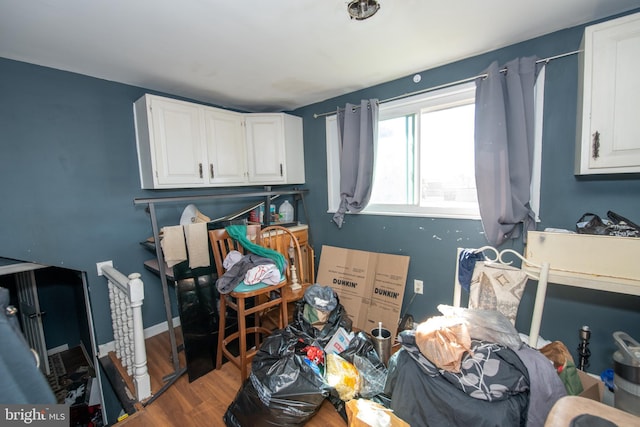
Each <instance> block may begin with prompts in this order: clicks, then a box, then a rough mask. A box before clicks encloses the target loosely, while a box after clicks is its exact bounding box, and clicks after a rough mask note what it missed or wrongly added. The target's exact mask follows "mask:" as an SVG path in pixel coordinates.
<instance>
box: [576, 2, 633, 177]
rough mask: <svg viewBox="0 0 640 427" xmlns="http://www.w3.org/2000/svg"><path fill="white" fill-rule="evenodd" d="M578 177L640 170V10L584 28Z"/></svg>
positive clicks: (578, 133)
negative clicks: (639, 11) (639, 121)
mask: <svg viewBox="0 0 640 427" xmlns="http://www.w3.org/2000/svg"><path fill="white" fill-rule="evenodd" d="M581 49H582V50H583V53H581V60H582V64H581V69H580V76H579V87H578V93H579V98H578V120H577V123H578V127H577V146H576V165H575V174H576V175H588V174H612V173H637V172H640V126H638V113H639V112H640V77H639V76H640V13H636V14H633V15H627V16H623V17H621V18H617V19H613V20H610V21H606V22H602V23H599V24H596V25H592V26H589V27H587V28H585V33H584V38H583V41H582V46H581Z"/></svg>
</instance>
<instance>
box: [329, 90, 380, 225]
mask: <svg viewBox="0 0 640 427" xmlns="http://www.w3.org/2000/svg"><path fill="white" fill-rule="evenodd" d="M337 119H338V120H337V121H338V141H339V145H340V206H339V207H338V210H337V212H336V213H335V214H334V215H333V222H335V223H336V225H337V226H338V228H342V224H343V222H344V214H345V213H346V212H360V211H362V209H364V208H365V207H366V206H367V203H369V198H370V197H371V185H372V182H373V165H374V145H375V140H376V138H377V137H378V100H377V99H369V100H362V101H361V102H360V106H359V108H358V106H356V105H353V104H347V105H346V106H345V108H344V110H338V114H337Z"/></svg>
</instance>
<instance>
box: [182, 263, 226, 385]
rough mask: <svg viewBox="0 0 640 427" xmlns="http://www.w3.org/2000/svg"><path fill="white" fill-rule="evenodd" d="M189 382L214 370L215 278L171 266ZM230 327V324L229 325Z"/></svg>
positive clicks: (202, 270) (185, 265) (201, 271)
mask: <svg viewBox="0 0 640 427" xmlns="http://www.w3.org/2000/svg"><path fill="white" fill-rule="evenodd" d="M173 274H174V276H175V279H176V296H177V299H178V310H179V312H180V325H181V327H182V336H183V340H184V351H185V358H186V362H187V375H188V377H189V382H192V381H195V380H196V379H198V378H200V377H201V376H202V375H204V374H206V373H207V372H210V371H212V370H213V369H215V361H216V353H217V351H216V350H217V348H218V319H219V316H218V298H219V295H218V291H217V290H216V289H215V283H216V279H217V275H216V273H215V271H214V269H213V268H211V267H203V268H194V269H191V268H189V264H188V262H187V261H185V262H183V263H180V264H177V265H176V266H174V267H173ZM232 326H233V325H232Z"/></svg>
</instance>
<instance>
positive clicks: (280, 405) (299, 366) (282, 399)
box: [223, 327, 329, 427]
mask: <svg viewBox="0 0 640 427" xmlns="http://www.w3.org/2000/svg"><path fill="white" fill-rule="evenodd" d="M312 344H313V343H312V342H311V341H307V340H304V339H303V338H300V337H299V336H298V335H297V334H296V332H295V331H293V330H291V329H290V328H289V327H287V328H284V329H281V330H278V331H275V332H274V333H273V334H271V335H270V336H268V337H267V338H266V339H265V340H264V342H263V344H262V346H261V347H260V349H258V352H257V353H256V355H255V357H254V358H253V361H252V365H251V375H250V376H249V379H248V380H246V381H245V382H244V384H243V385H242V387H241V388H240V390H239V391H238V394H237V395H236V397H235V399H234V401H233V402H232V403H231V405H229V407H228V408H227V411H226V412H225V414H224V417H223V419H224V422H225V424H226V425H227V427H262V426H265V427H266V426H294V427H295V426H303V425H304V424H305V423H307V422H308V421H309V419H310V418H311V417H313V416H314V415H315V414H316V413H317V411H318V410H319V408H320V405H321V404H322V402H323V401H324V399H325V398H326V397H327V396H328V395H329V389H328V386H327V385H326V384H325V383H324V380H323V378H322V375H321V373H319V372H318V370H317V367H315V366H313V364H310V363H308V362H307V361H305V353H304V351H303V348H304V347H306V346H307V345H312Z"/></svg>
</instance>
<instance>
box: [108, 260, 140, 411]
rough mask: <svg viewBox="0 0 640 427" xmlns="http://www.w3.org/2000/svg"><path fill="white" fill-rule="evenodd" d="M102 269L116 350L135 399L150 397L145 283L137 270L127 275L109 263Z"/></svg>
mask: <svg viewBox="0 0 640 427" xmlns="http://www.w3.org/2000/svg"><path fill="white" fill-rule="evenodd" d="M101 270H102V273H103V274H104V276H105V277H106V278H107V281H108V286H109V301H110V307H111V320H112V325H113V338H114V342H115V353H116V356H117V357H118V359H120V362H121V363H122V366H123V367H125V368H126V369H127V373H128V374H129V375H131V376H132V377H133V384H134V386H135V389H136V390H135V392H136V399H137V400H138V401H139V402H142V401H143V400H144V399H146V398H148V397H150V396H151V381H150V379H149V373H148V370H147V350H146V348H145V343H144V327H143V324H142V303H143V301H144V284H143V283H142V280H140V274H139V273H132V274H130V275H129V277H127V276H125V275H124V274H122V273H120V272H119V271H118V270H116V269H115V268H113V267H110V266H108V265H103V266H102V267H101Z"/></svg>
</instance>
